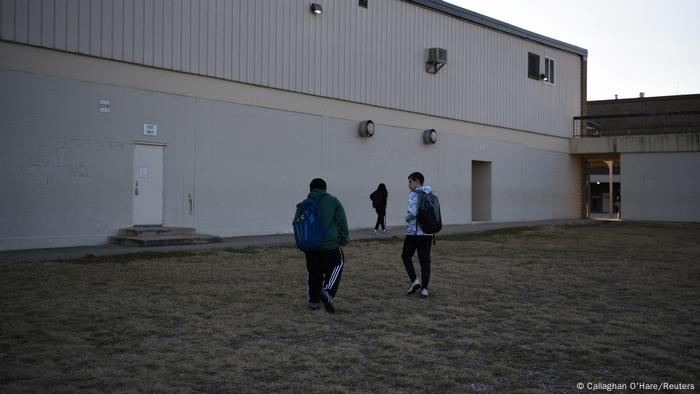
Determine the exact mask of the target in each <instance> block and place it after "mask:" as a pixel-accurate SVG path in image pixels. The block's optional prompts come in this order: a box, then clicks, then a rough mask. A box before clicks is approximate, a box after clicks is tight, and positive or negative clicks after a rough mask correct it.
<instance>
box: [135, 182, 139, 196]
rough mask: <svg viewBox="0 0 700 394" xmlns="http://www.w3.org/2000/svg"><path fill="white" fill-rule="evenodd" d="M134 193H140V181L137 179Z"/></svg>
mask: <svg viewBox="0 0 700 394" xmlns="http://www.w3.org/2000/svg"><path fill="white" fill-rule="evenodd" d="M134 195H136V196H138V195H139V181H136V187H135V188H134Z"/></svg>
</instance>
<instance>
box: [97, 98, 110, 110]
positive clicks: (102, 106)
mask: <svg viewBox="0 0 700 394" xmlns="http://www.w3.org/2000/svg"><path fill="white" fill-rule="evenodd" d="M97 108H98V109H99V110H100V112H109V100H100V102H99V104H97Z"/></svg>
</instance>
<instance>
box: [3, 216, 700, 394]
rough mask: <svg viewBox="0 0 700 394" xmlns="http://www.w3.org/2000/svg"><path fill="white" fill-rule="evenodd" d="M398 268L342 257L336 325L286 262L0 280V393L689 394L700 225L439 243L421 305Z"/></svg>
mask: <svg viewBox="0 0 700 394" xmlns="http://www.w3.org/2000/svg"><path fill="white" fill-rule="evenodd" d="M400 250H401V240H399V239H390V240H383V241H379V240H378V241H365V242H355V243H352V244H351V245H350V246H349V247H347V248H346V249H345V252H346V257H347V265H346V269H345V272H344V276H343V280H342V283H341V287H340V290H339V293H338V296H337V298H336V300H337V306H338V312H337V313H336V314H334V315H331V314H328V313H325V311H323V310H320V311H315V312H311V311H309V310H307V308H306V302H305V292H306V285H305V280H306V271H305V266H304V263H303V256H302V254H301V253H300V252H298V251H297V250H295V249H293V248H288V247H272V248H255V249H246V250H237V251H221V252H213V253H203V254H165V255H153V254H151V255H132V256H121V257H109V258H93V259H83V260H77V261H64V262H45V263H19V264H11V265H4V266H0V312H1V315H2V321H1V322H0V329H1V330H0V391H3V392H25V391H27V392H28V391H32V392H47V391H48V392H60V391H71V392H73V391H109V392H113V391H168V392H170V391H206V392H234V391H235V392H323V393H329V392H330V393H333V392H338V393H343V392H418V391H428V392H499V393H503V392H577V391H578V390H576V383H577V382H617V383H626V382H627V383H629V382H639V381H641V382H656V383H658V382H664V381H666V382H671V383H692V384H695V388H696V389H697V388H698V383H700V381H698V371H700V349H699V348H698V345H699V344H700V335H699V334H698V332H700V331H698V328H697V327H698V326H699V324H700V313H699V312H700V297H699V296H700V225H680V224H679V225H669V224H665V225H662V224H631V223H606V224H597V225H587V226H578V227H538V228H531V229H516V230H502V231H495V232H490V233H484V234H476V235H464V236H450V237H444V238H441V239H439V241H438V244H437V246H436V247H435V248H434V250H433V259H434V264H433V278H432V281H431V296H430V297H429V298H428V299H426V300H421V299H420V298H418V297H417V296H411V297H407V296H406V295H405V293H404V291H405V289H406V288H407V287H408V279H407V277H406V274H405V273H404V271H403V266H402V263H401V260H400V257H399V254H400Z"/></svg>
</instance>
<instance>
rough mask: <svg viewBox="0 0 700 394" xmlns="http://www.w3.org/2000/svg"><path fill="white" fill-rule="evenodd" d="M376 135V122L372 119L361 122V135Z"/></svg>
mask: <svg viewBox="0 0 700 394" xmlns="http://www.w3.org/2000/svg"><path fill="white" fill-rule="evenodd" d="M373 135H374V122H372V121H371V120H365V121H364V122H362V123H360V136H362V137H371V136H373Z"/></svg>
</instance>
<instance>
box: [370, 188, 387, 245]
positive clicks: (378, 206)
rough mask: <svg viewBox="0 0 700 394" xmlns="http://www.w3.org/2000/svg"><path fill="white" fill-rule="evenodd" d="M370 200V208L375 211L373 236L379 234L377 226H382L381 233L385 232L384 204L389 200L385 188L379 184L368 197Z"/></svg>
mask: <svg viewBox="0 0 700 394" xmlns="http://www.w3.org/2000/svg"><path fill="white" fill-rule="evenodd" d="M369 199H370V200H372V208H374V210H375V211H377V223H376V224H375V225H374V235H377V234H379V226H382V232H383V233H385V232H386V202H387V200H388V199H389V192H388V191H387V190H386V186H385V185H384V184H383V183H380V184H379V186H378V187H377V190H375V191H373V192H372V194H370V195H369Z"/></svg>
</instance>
